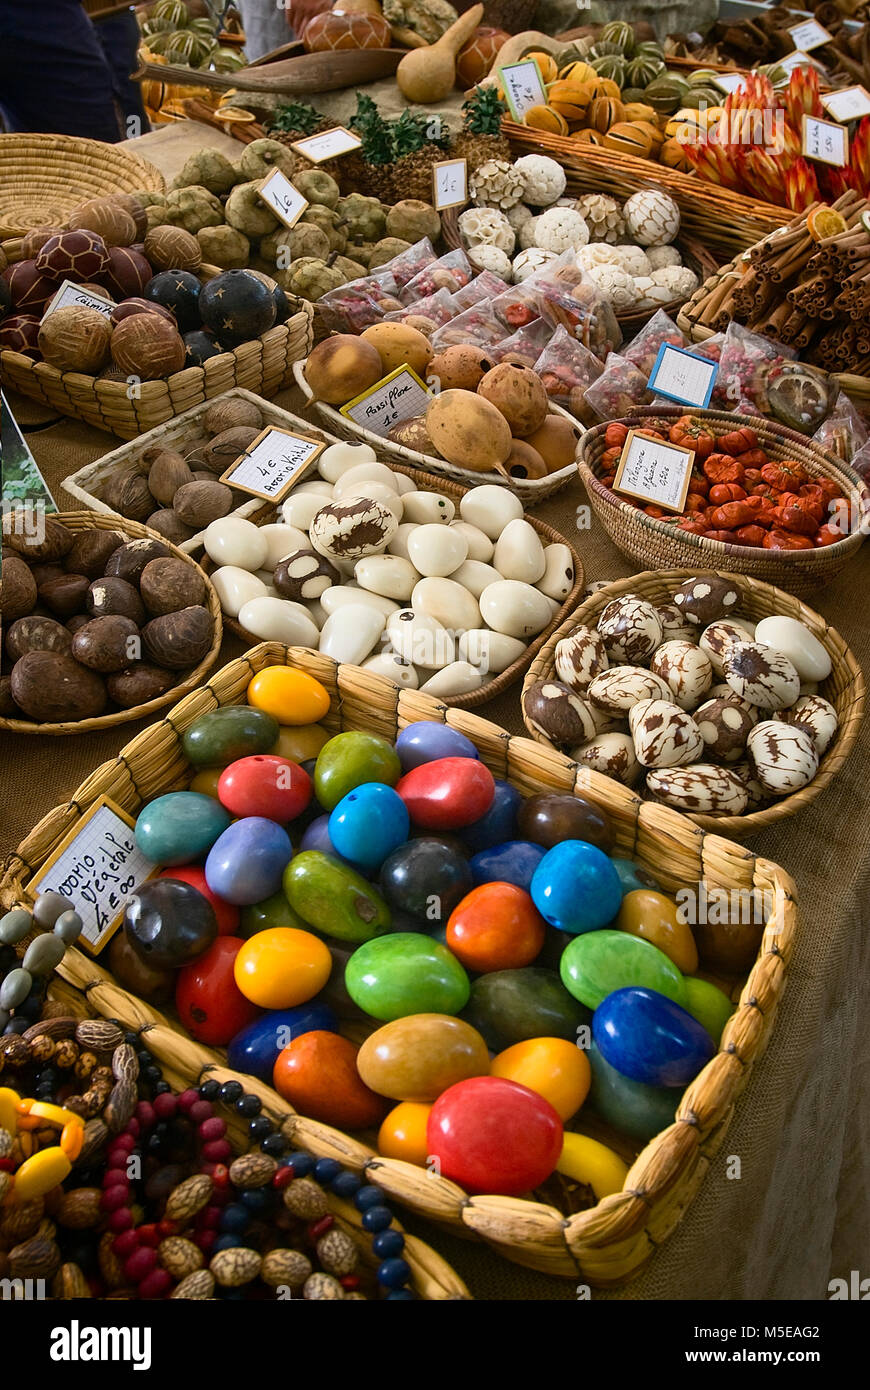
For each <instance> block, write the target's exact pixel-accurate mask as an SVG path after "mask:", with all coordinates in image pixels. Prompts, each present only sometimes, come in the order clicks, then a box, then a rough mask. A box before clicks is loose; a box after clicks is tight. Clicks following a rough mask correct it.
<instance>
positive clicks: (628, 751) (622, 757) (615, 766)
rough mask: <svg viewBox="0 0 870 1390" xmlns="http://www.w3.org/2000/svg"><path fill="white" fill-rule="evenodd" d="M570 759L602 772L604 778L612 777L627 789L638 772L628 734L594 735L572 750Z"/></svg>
mask: <svg viewBox="0 0 870 1390" xmlns="http://www.w3.org/2000/svg"><path fill="white" fill-rule="evenodd" d="M571 757H572V758H573V759H574V761H575V762H578V763H583V764H584V765H585V766H586V767H592V768H594V769H595V771H596V772H603V773H604V775H605V776H606V777H613V778H615V780H616V781H617V782H622V783H624V785H625V786H627V787H630V786H632V785H633V784H634V783H635V782H636V781H637V777H638V774H639V772H640V766H639V764H638V761H637V755H636V753H635V751H634V743H633V741H632V739H631V737H630V736H629V735H628V734H622V733H615V732H611V733H599V734H596V735H595V737H594V738H590V739H588V740H587V742H586V743H581V744H580V746H579V747H578V748H572V749H571Z"/></svg>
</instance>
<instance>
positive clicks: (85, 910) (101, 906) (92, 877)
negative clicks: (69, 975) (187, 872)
mask: <svg viewBox="0 0 870 1390" xmlns="http://www.w3.org/2000/svg"><path fill="white" fill-rule="evenodd" d="M133 825H134V821H133V819H132V817H130V816H128V815H127V813H126V811H122V810H121V807H120V806H116V805H115V803H114V801H111V800H110V799H109V798H108V797H107V796H102V797H100V799H99V800H98V801H96V802H95V803H94V805H93V806H92V807H91V809H90V810H89V811H88V812H87V814H86V815H84V816H82V818H81V820H80V821H79V823H78V825H77V826H76V827H75V829H74V830H72V831H71V832H70V833H69V835H67V836H66V838H65V839H64V840H62V841H61V843H60V845H59V846H58V848H57V849H56V850H55V852H54V854H53V855H52V856H51V858H50V859H49V860H48V862H47V863H45V864H43V866H42V868H41V869H40V870H39V872H38V873H37V874H34V876H33V878H32V879H31V880H30V882H29V883H28V885H27V893H28V895H29V896H30V897H31V898H35V897H37V895H38V894H39V893H47V892H48V891H49V890H51V891H53V892H55V893H60V895H61V897H64V898H69V900H70V902H71V903H73V904H74V906H75V910H76V912H77V913H78V914H79V916H80V917H81V919H82V934H81V936H80V937H79V940H78V943H77V944H78V945H79V946H81V947H83V948H84V950H86V951H90V953H91V955H93V956H95V955H98V954H99V952H100V951H101V950H102V949H103V947H104V946H105V945H106V943H107V942H108V940H109V938H110V937H111V936H112V934H113V933H114V931H115V928H116V927H118V926H120V923H121V918H122V917H123V915H124V908H125V906H126V904H127V899H128V898H129V897H130V896H131V895H132V894H133V893H135V891H136V889H137V888H138V887H139V885H140V884H141V883H144V882H145V880H146V879H148V878H153V876H154V875H155V874H156V873H157V872H158V868H159V866H158V865H157V864H152V862H151V860H150V859H146V857H145V855H144V854H143V853H142V851H141V850H140V849H139V846H138V845H137V844H136V840H135V837H134V835H133Z"/></svg>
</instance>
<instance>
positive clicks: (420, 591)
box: [411, 579, 492, 632]
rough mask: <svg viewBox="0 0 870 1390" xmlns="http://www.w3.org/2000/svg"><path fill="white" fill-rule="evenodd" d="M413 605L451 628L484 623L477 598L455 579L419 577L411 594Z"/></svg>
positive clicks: (416, 609)
mask: <svg viewBox="0 0 870 1390" xmlns="http://www.w3.org/2000/svg"><path fill="white" fill-rule="evenodd" d="M490 587H492V586H490ZM484 592H485V591H484ZM411 607H412V608H413V609H414V610H415V611H416V612H419V613H428V614H429V615H430V617H433V618H437V619H438V621H439V623H441V625H442V627H446V628H449V629H450V630H451V631H455V632H465V631H467V630H468V628H471V627H480V626H481V621H480V608H479V606H478V602H477V599H476V598H475V597H474V595H473V594H470V593H469V592H468V590H467V589H464V588H463V587H462V585H461V584H457V583H456V582H455V580H453V579H421V580H419V582H418V583H417V584H415V585H414V590H413V593H412V594H411ZM490 626H492V624H490Z"/></svg>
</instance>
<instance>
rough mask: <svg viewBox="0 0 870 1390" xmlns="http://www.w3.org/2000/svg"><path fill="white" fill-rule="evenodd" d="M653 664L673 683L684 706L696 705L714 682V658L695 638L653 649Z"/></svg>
mask: <svg viewBox="0 0 870 1390" xmlns="http://www.w3.org/2000/svg"><path fill="white" fill-rule="evenodd" d="M649 668H650V670H651V671H652V672H654V674H655V675H657V676H661V678H662V680H663V681H664V682H665V684H666V685H667V686H669V687H670V689H671V691H672V693H673V700H674V703H675V704H677V705H679V706H680V709H685V710H692V709H694V708H695V706H696V705H697V704H698V701H699V700H700V699H701V697H702V695H703V694H704V693H705V691H707V690H709V689H710V686H711V685H712V684H713V667H712V666H711V664H710V658H709V657H708V655H707V653H706V652H703V651H702V650H701V648H700V647H696V646H695V645H694V643H692V642H680V641H674V642H663V643H662V645H661V646H660V647H658V648H657V650H656V651H655V652H654V653H653V656H652V660H651V661H650V664H649Z"/></svg>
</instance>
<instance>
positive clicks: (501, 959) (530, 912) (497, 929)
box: [447, 883, 547, 974]
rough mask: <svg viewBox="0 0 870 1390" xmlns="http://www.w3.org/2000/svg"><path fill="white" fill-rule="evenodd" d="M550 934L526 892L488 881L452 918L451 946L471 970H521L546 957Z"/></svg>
mask: <svg viewBox="0 0 870 1390" xmlns="http://www.w3.org/2000/svg"><path fill="white" fill-rule="evenodd" d="M546 930H547V927H546V923H545V922H544V919H543V918H542V917H541V915H540V913H539V912H538V910H537V908H536V907H535V905H534V903H533V902H532V899H531V897H530V896H529V894H528V893H527V892H526V891H525V889H524V888H517V886H516V885H515V884H513V883H484V884H482V885H481V886H480V887H479V888H473V889H472V891H471V892H470V893H469V894H468V896H467V897H466V898H463V900H462V902H461V903H460V904H459V906H458V907H457V908H455V909H454V911H453V912H452V913H451V914H450V920H449V921H448V923H447V945H448V946H449V948H450V950H451V951H452V952H453V954H454V955H455V956H456V958H457V960H459V961H461V962H462V964H463V965H464V966H465V967H466V969H467V970H474V971H476V972H478V973H480V974H483V973H485V972H486V971H489V970H518V969H520V968H521V967H522V966H524V965H531V963H532V961H533V960H534V959H535V958H536V956H538V955H539V954H540V951H541V947H542V946H543V944H544V936H545V934H546Z"/></svg>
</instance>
